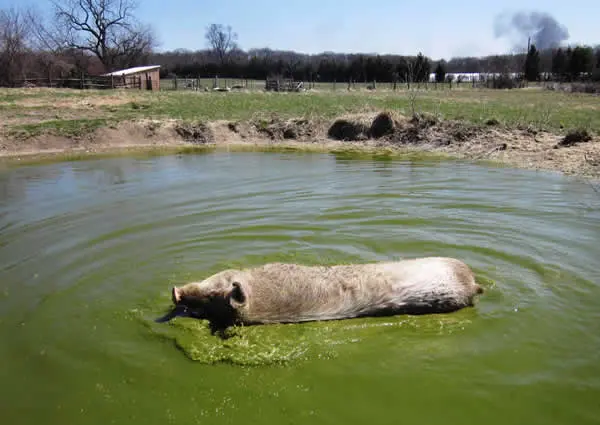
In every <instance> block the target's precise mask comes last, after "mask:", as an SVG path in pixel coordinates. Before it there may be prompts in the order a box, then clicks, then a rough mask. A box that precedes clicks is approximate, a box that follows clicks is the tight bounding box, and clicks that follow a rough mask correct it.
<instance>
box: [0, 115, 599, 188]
mask: <svg viewBox="0 0 600 425" xmlns="http://www.w3.org/2000/svg"><path fill="white" fill-rule="evenodd" d="M576 136H577V137H575V138H574V140H572V141H571V140H567V141H566V142H567V143H565V139H564V136H560V135H556V134H552V133H548V132H540V131H534V130H531V129H514V128H512V129H511V128H506V127H502V126H499V125H498V124H497V123H495V122H488V123H487V124H486V125H483V126H476V125H473V124H469V123H464V122H457V121H437V120H436V119H434V118H432V117H427V116H420V117H415V118H413V119H410V120H409V119H407V118H406V117H403V116H399V115H392V114H387V113H382V114H379V115H376V114H371V115H365V114H362V115H355V116H346V117H341V118H339V119H338V120H336V121H335V122H325V121H323V122H320V121H308V120H304V119H296V120H278V119H272V120H270V121H243V122H228V121H218V122H212V123H207V124H189V123H184V122H179V121H176V120H161V121H151V120H137V121H129V122H123V123H121V124H119V125H117V126H114V127H103V128H100V129H97V130H95V131H93V132H91V133H89V134H85V135H81V136H78V137H63V136H56V135H53V134H51V133H47V134H42V135H39V136H34V137H28V138H14V137H13V138H9V137H6V136H2V135H0V157H3V158H4V159H5V160H12V159H20V160H27V159H28V158H31V157H35V158H39V157H44V156H52V155H57V154H67V155H69V154H82V155H88V154H96V153H106V152H119V151H122V150H131V149H134V150H154V149H171V148H182V147H216V148H220V147H222V148H227V149H272V148H275V149H277V148H292V149H298V150H311V151H332V150H342V149H350V150H358V151H386V152H390V153H394V152H398V153H407V152H428V153H434V154H443V155H449V156H453V157H458V158H465V159H474V160H489V161H494V162H498V163H502V164H506V165H509V166H516V167H521V168H528V169H540V170H553V171H559V172H562V173H565V174H570V175H579V176H585V177H592V178H598V177H600V139H599V138H598V137H596V138H591V137H587V135H585V134H583V135H581V134H580V135H576ZM563 145H564V146H563Z"/></svg>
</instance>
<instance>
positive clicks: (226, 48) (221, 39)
mask: <svg viewBox="0 0 600 425" xmlns="http://www.w3.org/2000/svg"><path fill="white" fill-rule="evenodd" d="M205 37H206V41H207V42H208V44H209V45H210V47H211V49H212V50H213V52H214V54H215V55H216V56H217V57H218V58H219V61H220V62H221V64H224V63H225V62H226V61H227V59H228V57H229V54H230V53H231V51H232V50H234V49H236V48H237V42H236V40H237V34H236V33H235V32H233V30H232V28H231V26H227V27H225V26H223V25H221V24H211V25H210V26H209V27H208V28H207V30H206V35H205Z"/></svg>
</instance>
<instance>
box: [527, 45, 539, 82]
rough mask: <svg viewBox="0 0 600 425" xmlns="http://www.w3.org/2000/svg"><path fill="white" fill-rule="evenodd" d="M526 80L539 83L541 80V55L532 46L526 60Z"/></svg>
mask: <svg viewBox="0 0 600 425" xmlns="http://www.w3.org/2000/svg"><path fill="white" fill-rule="evenodd" d="M525 78H526V79H527V81H538V80H539V79H540V53H539V52H538V50H537V49H536V48H535V45H534V44H532V45H531V47H530V48H529V52H527V58H526V59H525Z"/></svg>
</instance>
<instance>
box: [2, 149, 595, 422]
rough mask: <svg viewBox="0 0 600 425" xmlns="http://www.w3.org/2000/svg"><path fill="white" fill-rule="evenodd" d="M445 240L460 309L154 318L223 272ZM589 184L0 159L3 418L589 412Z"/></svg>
mask: <svg viewBox="0 0 600 425" xmlns="http://www.w3.org/2000/svg"><path fill="white" fill-rule="evenodd" d="M428 255H443V256H453V257H457V258H460V259H462V260H464V261H465V262H467V263H468V264H469V265H470V266H471V267H472V268H473V269H474V271H475V272H476V274H477V276H478V280H479V281H480V282H481V284H482V285H483V286H484V287H485V290H486V292H485V294H484V295H483V296H481V297H480V298H479V300H478V302H477V304H476V306H475V307H474V308H469V309H464V310H462V311H459V312H456V313H453V314H448V315H435V316H419V317H411V316H397V317H391V318H390V317H388V318H365V319H354V320H344V321H335V322H314V323H305V324H298V325H295V324H291V325H269V326H254V327H243V328H236V329H233V330H232V331H231V334H232V336H231V338H229V339H227V340H221V339H219V338H217V337H215V336H211V335H210V332H209V330H208V328H207V324H206V323H205V322H203V321H197V320H194V319H188V318H177V319H175V320H173V321H172V322H170V323H166V324H165V323H155V322H154V319H155V318H157V317H159V316H161V315H162V314H164V313H165V312H166V311H167V309H168V308H169V306H170V305H169V304H170V294H169V289H170V287H171V286H172V285H180V284H182V283H185V282H188V281H190V280H198V279H202V278H204V277H206V276H208V275H210V274H212V273H214V272H216V271H219V270H221V269H223V268H225V267H247V266H254V265H259V264H262V263H265V262H272V261H290V262H299V263H303V264H337V263H349V262H369V261H379V260H390V259H401V258H412V257H421V256H428ZM599 259H600V198H599V197H598V194H597V193H596V192H595V191H594V190H593V188H592V187H591V186H590V185H589V184H585V183H584V182H580V181H576V180H574V179H571V178H567V177H562V176H558V175H555V174H550V173H536V172H531V171H523V170H512V169H505V168H492V167H484V166H480V165H474V164H469V163H462V162H456V161H452V162H449V161H448V162H446V161H430V160H406V159H404V160H403V159H401V158H397V159H392V158H386V157H374V158H370V157H362V158H354V157H352V156H348V155H334V154H299V153H251V152H247V153H227V152H211V153H205V154H189V155H179V156H178V155H172V156H162V157H152V158H116V159H101V160H89V161H79V162H62V163H53V164H45V165H38V166H22V167H16V168H10V169H5V170H2V171H0V338H1V339H0V341H1V344H0V364H1V367H0V407H1V414H2V423H5V424H11V425H12V424H40V423H43V424H61V425H63V424H111V423H114V424H134V423H140V424H142V423H143V424H145V425H147V424H161V425H164V424H170V423H177V424H252V423H260V424H277V425H279V424H308V423H310V424H339V423H343V424H364V423H377V424H397V423H402V422H413V423H419V424H440V423H444V424H468V423H472V424H478V423H486V424H502V425H506V424H516V423H540V424H541V423H543V424H545V425H546V424H591V423H598V421H600V401H599V400H600V287H599V284H600V272H599V271H598V265H599Z"/></svg>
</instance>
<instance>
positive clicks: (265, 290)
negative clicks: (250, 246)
mask: <svg viewBox="0 0 600 425" xmlns="http://www.w3.org/2000/svg"><path fill="white" fill-rule="evenodd" d="M235 282H237V283H239V286H240V287H241V291H242V293H243V297H242V298H241V299H240V298H238V300H236V299H235V298H236V297H235V296H231V294H233V293H234V291H233V289H234V283H235ZM482 292H483V290H482V288H481V287H480V286H479V285H478V284H477V283H476V282H475V278H474V276H473V273H472V271H471V269H470V268H469V267H468V266H467V265H466V264H465V263H463V262H461V261H459V260H456V259H453V258H443V257H427V258H421V259H412V260H403V261H396V262H383V263H370V264H353V265H336V266H303V265H297V264H283V263H271V264H266V265H264V266H260V267H256V268H251V269H245V270H225V271H222V272H220V273H217V274H215V275H213V276H210V277H209V278H207V279H205V280H204V281H202V282H192V283H188V284H186V285H184V286H182V287H180V288H173V298H174V301H175V302H178V301H179V300H180V299H181V297H183V296H196V297H200V298H207V297H211V296H213V297H214V296H217V297H224V298H225V299H227V300H228V302H230V303H231V305H232V306H233V307H234V309H235V311H237V314H238V316H239V317H238V319H237V320H238V322H241V323H248V324H251V323H274V322H303V321H312V320H333V319H344V318H352V317H359V316H368V315H377V314H383V313H384V312H385V314H395V313H402V312H409V313H410V312H411V311H414V310H416V311H418V312H420V313H427V312H444V311H453V310H457V309H460V308H463V307H466V306H470V305H473V297H474V296H475V295H476V294H479V293H482Z"/></svg>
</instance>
